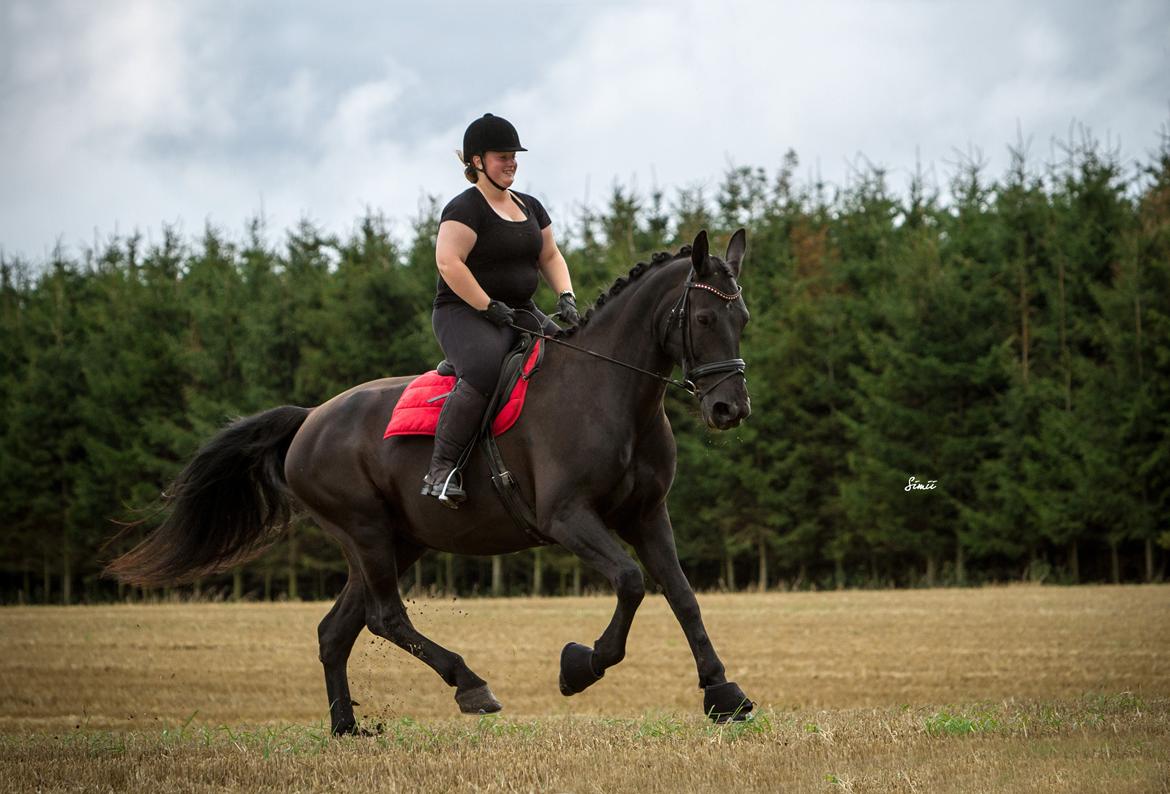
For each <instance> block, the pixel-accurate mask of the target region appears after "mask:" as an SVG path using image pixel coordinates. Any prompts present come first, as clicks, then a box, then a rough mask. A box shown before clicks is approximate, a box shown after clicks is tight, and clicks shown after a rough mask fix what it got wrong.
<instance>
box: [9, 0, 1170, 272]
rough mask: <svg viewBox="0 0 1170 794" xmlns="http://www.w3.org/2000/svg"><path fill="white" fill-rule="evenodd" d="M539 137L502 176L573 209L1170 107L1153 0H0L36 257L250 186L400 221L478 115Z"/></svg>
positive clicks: (943, 168) (435, 180) (343, 221)
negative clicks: (621, 191) (790, 161)
mask: <svg viewBox="0 0 1170 794" xmlns="http://www.w3.org/2000/svg"><path fill="white" fill-rule="evenodd" d="M487 111H490V112H493V113H496V114H497V115H503V116H505V117H507V118H508V119H510V120H511V121H512V122H513V123H515V124H516V126H517V128H518V129H519V132H520V137H521V141H522V142H523V143H524V145H525V146H527V147H528V148H529V149H530V150H531V151H530V152H529V153H527V154H524V155H521V158H522V159H521V162H520V172H519V174H518V179H517V185H516V186H517V187H518V188H519V189H520V190H523V191H525V192H530V193H534V194H535V195H537V196H538V197H540V198H541V199H543V200H544V202H545V203H546V205H547V206H548V207H549V209H550V211H551V213H552V216H553V220H554V223H556V222H558V221H559V222H560V223H562V228H564V225H567V224H568V223H569V222H570V221H571V219H572V217H573V214H574V211H575V208H576V207H578V206H579V205H581V204H582V203H583V202H586V201H588V202H589V203H591V204H592V205H594V206H600V205H602V204H604V201H605V198H606V195H607V194H608V192H609V191H610V189H611V187H612V186H613V184H614V183H615V181H617V182H620V183H622V184H624V185H626V186H636V187H637V188H638V189H639V190H640V191H642V192H645V191H647V190H648V189H649V188H650V187H651V186H652V185H657V186H660V187H662V188H664V189H665V190H666V191H667V195H668V197H669V196H670V195H671V191H672V190H673V189H674V188H676V187H678V186H683V185H687V186H693V185H697V184H706V185H709V186H710V187H711V188H712V189H714V187H715V186H717V185H718V183H719V181H720V180H721V178H722V175H723V173H724V171H725V170H726V169H727V167H728V165H729V164H734V165H750V166H760V167H764V168H765V169H767V170H768V172H769V173H770V174H771V173H774V172H775V170H776V168H777V167H778V165H779V163H780V160H781V157H782V155H783V153H784V151H785V150H787V149H789V148H792V149H794V150H796V152H797V154H798V155H799V157H800V159H801V174H800V175H801V176H802V177H808V176H810V175H811V174H812V173H814V172H815V171H817V170H819V173H820V174H821V176H822V177H823V178H824V179H826V180H828V181H829V182H831V183H834V184H841V183H842V182H843V181H844V180H845V179H846V175H847V173H848V164H849V163H851V162H855V161H856V159H857V157H858V156H859V155H861V154H864V155H865V157H866V158H868V160H869V161H871V162H873V163H875V164H878V165H881V166H884V167H887V168H888V169H890V171H891V181H892V183H893V184H894V186H895V187H903V186H904V185H905V183H906V182H907V181H908V179H909V174H910V173H911V172H912V171H913V169H914V163H915V160H916V157H918V158H920V159H921V161H922V162H923V164H924V166H925V167H927V168H928V169H929V168H931V167H933V169H934V172H935V174H936V175H937V176H938V179H939V181H940V182H943V181H945V176H946V173H947V171H948V166H947V165H946V163H947V162H948V161H953V160H954V159H955V151H956V150H962V151H967V150H968V149H970V148H972V147H974V148H978V149H980V150H982V152H983V154H984V155H985V156H986V158H987V159H988V160H989V161H990V172H991V173H992V174H993V175H996V174H999V173H1001V172H1002V170H1003V167H1004V165H1005V163H1006V157H1005V152H1006V146H1007V144H1009V143H1012V142H1014V141H1015V140H1016V136H1017V129H1019V130H1022V132H1023V134H1024V136H1025V138H1030V139H1031V141H1032V145H1031V152H1032V154H1033V155H1034V156H1035V157H1036V158H1037V160H1038V161H1042V160H1044V159H1046V158H1047V157H1048V156H1049V153H1050V151H1051V140H1052V138H1053V136H1056V137H1060V138H1066V137H1067V136H1068V134H1069V129H1070V124H1072V123H1073V122H1076V123H1081V124H1084V125H1087V126H1088V127H1089V128H1090V129H1091V130H1092V131H1093V132H1094V133H1095V134H1096V135H1097V136H1098V137H1100V138H1102V139H1108V140H1109V141H1111V142H1112V143H1113V144H1115V145H1117V146H1118V147H1119V148H1120V151H1121V153H1122V156H1123V157H1125V158H1127V159H1130V160H1134V159H1137V160H1147V159H1148V152H1149V151H1150V150H1152V149H1154V148H1155V147H1156V146H1157V144H1158V140H1159V131H1160V130H1161V129H1164V128H1165V126H1166V124H1167V123H1168V122H1170V2H1167V0H1118V1H1110V2H1105V1H1104V0H1100V1H1096V0H1094V1H1092V2H1083V1H1081V0H1064V1H1054V2H1018V0H1012V1H1011V2H999V1H998V0H983V1H982V2H969V3H968V2H945V0H936V1H935V2H817V3H812V2H806V3H789V2H736V1H735V0H732V1H731V2H727V1H726V0H724V1H723V2H713V1H711V2H704V1H697V2H681V1H679V2H674V1H672V2H651V1H647V2H598V0H591V1H590V2H574V1H573V0H561V1H560V2H554V1H553V0H545V1H543V2H539V1H537V0H512V1H511V2H508V3H506V4H503V5H500V4H491V3H465V2H441V1H440V2H435V1H433V0H432V2H419V0H412V2H409V3H406V2H385V1H383V2H373V1H371V2H354V3H341V4H326V3H307V2H306V3H291V2H264V3H260V2H227V1H225V2H183V3H177V2H176V3H168V2H161V1H157V0H149V1H147V2H130V1H127V2H122V1H120V0H119V1H117V2H115V1H114V0H109V1H108V2H107V1H104V0H95V1H94V2H82V1H81V0H76V1H64V0H63V1H61V2H48V1H46V0H30V1H29V2H15V1H14V0H0V251H2V252H3V253H4V254H5V255H6V256H9V257H11V256H13V255H22V256H24V257H26V258H29V259H32V260H33V261H40V260H43V259H44V258H45V257H46V256H47V254H48V252H49V250H50V249H51V248H52V247H53V245H54V244H55V243H56V242H57V241H61V242H62V243H64V244H65V245H66V246H67V247H68V248H70V249H71V250H73V251H76V250H78V249H80V248H82V247H85V246H89V245H92V244H93V243H94V241H95V238H96V239H98V240H105V239H107V238H108V237H109V236H110V235H112V234H115V233H121V234H125V233H128V232H131V231H133V230H135V229H137V230H140V231H142V232H143V233H144V234H147V235H148V236H150V237H152V238H153V239H156V240H157V239H158V236H159V231H160V229H161V228H162V225H163V224H164V223H178V224H180V225H181V229H182V230H183V232H184V234H186V235H188V236H193V235H197V234H199V233H200V232H201V230H202V228H203V226H204V224H205V223H207V222H208V221H210V222H211V223H213V224H215V225H216V226H218V227H220V228H222V229H225V230H226V231H227V232H229V233H230V234H232V235H233V236H238V235H239V234H240V233H241V232H242V230H243V227H244V224H245V221H246V220H247V219H248V218H250V217H252V216H254V215H256V214H257V213H258V212H260V211H261V210H263V213H264V215H265V216H266V218H267V219H268V222H269V225H270V228H271V229H273V230H275V232H274V233H275V234H277V235H279V234H280V233H282V232H283V230H286V229H288V228H290V227H291V226H293V225H294V224H296V223H297V222H298V220H300V219H301V218H302V217H307V218H309V219H311V220H312V221H314V222H316V223H318V224H320V225H322V226H323V227H324V228H326V229H327V230H329V231H334V232H340V233H346V232H348V231H349V230H351V229H352V227H353V224H354V221H355V219H356V218H357V217H359V216H360V215H361V213H362V212H363V210H364V208H365V207H367V206H372V207H374V208H378V209H381V210H383V211H384V212H385V213H386V214H387V215H388V216H389V217H391V218H392V219H394V220H395V225H394V228H395V229H396V230H397V231H398V232H399V233H400V234H401V235H402V236H405V231H406V228H407V223H408V221H409V219H410V218H411V217H412V216H414V215H416V214H417V213H418V208H419V204H420V200H421V199H422V197H423V196H425V195H435V196H438V197H440V198H441V200H442V201H445V200H446V199H447V198H449V197H450V196H453V195H454V194H456V193H457V192H459V191H460V190H463V189H464V188H466V187H467V183H466V182H465V181H464V180H463V177H462V175H461V172H460V167H459V163H458V162H457V161H456V160H455V156H454V154H453V150H454V149H455V148H457V147H459V146H460V144H461V142H462V135H463V130H464V128H465V127H466V125H467V124H468V122H470V121H471V120H472V119H473V118H475V117H477V116H479V115H481V114H482V113H484V112H487Z"/></svg>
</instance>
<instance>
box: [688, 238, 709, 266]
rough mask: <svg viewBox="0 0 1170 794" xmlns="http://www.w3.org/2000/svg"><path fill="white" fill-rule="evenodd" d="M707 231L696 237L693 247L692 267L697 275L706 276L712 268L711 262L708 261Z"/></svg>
mask: <svg viewBox="0 0 1170 794" xmlns="http://www.w3.org/2000/svg"><path fill="white" fill-rule="evenodd" d="M707 253H708V249H707V230H706V229H703V230H702V231H701V232H699V233H698V234H697V235H695V242H694V244H693V245H692V246H691V267H693V268H694V269H695V275H697V276H700V277H701V276H703V275H706V273H707V270H708V269H709V266H710V261H709V260H708V259H707Z"/></svg>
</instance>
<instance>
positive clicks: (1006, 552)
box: [0, 132, 1170, 603]
mask: <svg viewBox="0 0 1170 794" xmlns="http://www.w3.org/2000/svg"><path fill="white" fill-rule="evenodd" d="M1010 151H1011V164H1010V167H1008V168H1007V170H1006V171H1005V172H1004V173H1003V174H1000V175H994V176H991V175H988V173H987V168H986V165H985V163H984V162H983V161H982V160H980V159H979V158H978V157H977V156H976V157H967V158H961V159H960V161H959V162H957V163H955V164H953V165H952V166H951V168H950V171H949V173H948V174H947V175H946V177H945V179H944V183H945V184H942V185H939V184H937V183H935V182H934V181H932V180H930V179H927V178H926V177H925V176H924V175H923V174H922V173H915V174H913V175H911V177H910V179H909V182H908V184H907V185H905V186H892V185H891V184H890V182H891V180H890V175H889V174H888V173H887V172H885V171H884V170H882V169H880V168H877V167H874V166H872V165H869V164H865V165H863V166H859V167H858V168H857V169H856V170H855V172H854V173H853V174H852V175H851V177H850V179H849V180H848V182H847V184H845V185H844V186H840V187H837V188H831V187H830V186H827V185H825V184H822V183H819V182H817V181H816V180H810V181H806V182H801V181H800V180H799V179H798V168H799V164H798V160H797V157H796V155H795V154H794V153H792V152H789V153H788V154H787V155H786V156H785V157H784V158H783V160H782V162H781V163H779V164H778V165H777V166H776V167H775V168H774V169H773V170H771V171H769V170H767V169H764V168H758V167H731V168H729V169H728V171H727V172H726V174H725V175H724V177H723V179H722V181H721V182H720V184H718V185H717V186H716V187H714V188H712V187H710V186H703V185H699V186H693V187H689V188H685V189H682V190H679V191H677V192H676V193H675V195H674V196H672V197H670V198H669V199H668V198H667V197H666V196H665V195H664V194H663V193H662V192H661V191H651V192H650V193H649V194H648V195H642V194H639V193H638V192H637V191H635V190H632V189H630V188H628V187H624V186H621V185H615V186H614V187H613V189H612V192H611V194H610V195H609V197H608V200H607V202H606V204H605V206H604V207H603V208H600V209H595V208H591V207H577V208H576V210H575V212H574V213H572V214H571V215H572V217H566V218H556V217H554V222H556V223H557V227H556V228H557V229H558V233H559V236H560V238H561V240H562V249H563V250H564V252H565V254H566V258H567V260H568V262H569V265H570V269H571V271H572V273H573V278H574V282H575V285H576V288H577V292H578V296H579V299H580V301H581V302H582V303H583V304H585V303H587V302H588V301H587V300H586V298H587V297H588V296H590V295H595V294H598V293H600V292H602V291H604V290H605V289H606V288H607V287H608V286H609V284H610V283H612V281H613V280H614V279H615V278H616V277H618V276H620V275H624V274H625V272H626V271H628V270H629V268H630V267H632V266H633V265H634V264H635V263H636V262H637V261H640V260H648V259H649V258H650V256H651V255H652V254H653V253H654V252H657V251H661V250H668V251H675V250H677V248H678V247H679V246H681V245H682V244H684V243H687V242H689V241H690V240H691V239H693V237H694V235H695V233H696V232H697V231H698V230H699V229H704V228H705V229H708V230H709V231H710V232H711V233H712V235H713V236H714V237H715V239H716V245H715V250H722V249H721V247H720V245H721V243H722V242H724V241H726V239H727V237H728V236H729V235H730V233H731V232H732V231H734V230H735V229H736V228H738V227H740V226H745V227H746V228H747V229H748V232H749V238H748V240H749V254H748V258H747V261H746V263H745V267H744V273H743V279H742V281H743V287H744V291H745V297H746V300H747V303H748V307H749V309H750V311H751V315H752V319H751V322H750V324H749V325H748V328H747V330H746V331H745V336H744V341H743V351H742V355H743V357H744V358H745V359H746V360H747V361H748V366H749V369H748V373H747V375H748V383H749V388H750V391H751V397H752V416H751V417H750V419H748V420H747V421H746V423H744V424H743V425H741V426H740V427H739V428H737V429H735V430H733V431H730V432H727V433H722V434H717V433H712V432H709V431H707V430H706V429H705V428H704V427H703V426H702V425H701V423H700V422H699V421H698V419H697V413H696V411H695V409H694V407H693V406H691V405H690V404H689V403H688V402H687V401H686V400H685V399H683V398H680V397H678V396H675V395H673V394H671V395H669V396H668V398H667V410H668V413H669V414H670V417H671V421H672V424H673V426H674V429H675V433H676V436H677V438H678V444H679V464H678V473H677V477H676V480H675V486H674V489H673V490H672V493H671V496H670V502H671V514H672V516H673V519H674V525H675V531H676V535H677V538H678V546H679V551H680V555H681V557H682V560H683V564H684V566H685V568H686V570H687V572H688V574H689V575H690V577H691V579H692V582H693V583H694V584H695V585H696V586H697V587H700V588H726V589H732V590H734V589H744V588H748V587H750V588H758V589H765V588H833V587H853V586H868V587H881V586H918V585H940V584H977V583H981V582H989V581H1007V580H1031V581H1050V582H1081V581H1114V582H1120V581H1154V580H1162V579H1163V578H1164V576H1165V569H1166V562H1167V557H1168V555H1167V552H1168V551H1170V526H1168V524H1167V515H1168V507H1170V465H1168V461H1167V457H1168V455H1170V439H1168V438H1167V435H1168V428H1170V377H1168V375H1170V135H1167V134H1165V133H1164V134H1163V135H1162V136H1161V139H1160V141H1159V144H1158V147H1157V148H1156V149H1155V150H1153V151H1151V152H1150V153H1149V154H1148V156H1147V158H1146V159H1145V160H1144V161H1142V162H1136V163H1135V162H1122V160H1121V159H1120V156H1119V155H1118V154H1117V152H1116V151H1113V150H1110V149H1107V148H1104V147H1102V146H1101V144H1100V143H1099V142H1098V141H1096V140H1095V139H1093V138H1092V137H1091V135H1089V134H1088V133H1084V132H1082V134H1080V135H1079V136H1076V137H1073V138H1072V139H1070V140H1069V141H1067V142H1064V143H1063V144H1061V145H1060V146H1058V147H1057V148H1056V149H1055V150H1054V151H1055V152H1056V154H1055V155H1054V156H1053V157H1052V159H1051V161H1050V162H1043V163H1035V162H1032V161H1031V160H1030V159H1029V157H1028V155H1027V152H1026V147H1025V146H1023V145H1018V146H1016V147H1013V148H1011V149H1010ZM438 208H439V204H438V202H437V200H436V199H433V198H432V199H430V201H429V203H427V205H426V206H424V207H423V208H422V209H421V210H420V212H419V214H418V216H417V217H415V218H413V219H411V220H410V222H409V224H408V225H407V226H406V227H404V228H405V232H404V233H401V234H394V233H392V232H391V226H392V224H391V222H390V221H389V220H388V219H387V218H385V217H383V216H382V215H381V214H379V213H377V212H374V211H367V212H366V214H365V216H364V217H362V218H361V219H359V221H358V222H357V223H356V224H355V227H354V229H353V231H352V232H350V233H348V234H345V235H336V234H329V233H326V232H325V231H324V230H322V229H320V228H318V227H316V226H315V225H314V224H312V223H310V222H308V221H302V222H301V223H300V224H299V225H297V226H296V227H295V228H294V229H291V230H288V231H287V232H286V233H285V234H284V235H283V237H282V239H281V240H280V242H279V243H272V242H270V239H269V238H270V237H271V236H272V235H271V234H270V230H269V229H267V228H266V226H265V222H264V221H263V219H261V218H255V219H252V220H251V221H250V222H249V223H248V224H247V225H246V227H245V231H244V233H243V234H242V235H240V236H239V237H238V238H233V237H232V236H231V235H229V234H227V233H226V232H224V231H223V230H221V229H216V228H212V227H208V228H206V229H205V230H204V231H203V233H202V235H201V236H198V237H196V238H193V239H184V238H183V236H182V235H181V234H180V233H179V232H178V231H177V230H176V229H175V228H166V229H165V230H164V231H163V233H162V237H161V239H159V240H156V241H153V242H150V241H144V239H143V237H142V236H141V235H137V234H136V235H131V236H128V237H117V238H113V239H110V240H109V241H108V242H106V243H104V244H101V245H98V246H95V247H94V248H92V249H88V250H85V251H83V252H81V253H80V254H77V255H70V254H68V253H66V252H65V251H64V250H58V251H57V252H56V253H55V254H54V255H53V256H51V257H50V258H49V260H48V261H45V262H39V263H30V262H27V261H25V260H22V259H14V258H12V257H10V256H4V255H0V398H2V399H0V527H3V535H0V548H2V554H0V599H2V600H3V601H4V602H7V603H13V602H18V601H19V602H40V603H49V602H52V603H61V602H65V603H73V602H78V601H82V600H84V601H94V600H104V599H111V598H124V597H134V598H139V597H143V596H152V595H155V596H157V595H158V594H157V593H156V594H144V593H141V592H137V591H135V592H127V591H126V590H124V589H123V588H120V587H119V586H117V585H116V584H115V583H113V582H110V581H108V580H105V579H102V578H101V577H100V575H99V574H100V570H101V566H102V563H103V560H104V559H108V557H109V556H110V555H111V554H113V553H114V552H115V551H117V550H118V549H116V548H115V549H111V548H103V545H104V544H105V542H106V541H107V540H108V538H109V537H110V536H111V535H113V534H114V532H115V531H116V530H117V528H118V524H117V522H125V521H138V520H140V521H142V522H143V527H144V528H149V527H150V526H151V525H152V524H153V523H154V522H157V520H158V518H159V512H158V510H159V506H158V505H159V496H160V494H161V493H162V492H163V491H164V489H165V487H166V485H167V483H168V482H169V481H170V479H171V478H172V477H173V476H174V475H175V474H176V473H177V472H178V470H179V469H180V468H181V466H182V465H183V464H184V462H185V461H186V460H187V459H188V458H189V457H190V456H191V454H192V453H193V452H194V451H195V450H196V449H197V448H198V447H199V445H200V443H201V442H202V441H203V440H205V439H206V438H208V437H209V436H210V435H211V434H212V433H214V432H215V431H216V429H217V428H218V427H220V426H222V425H223V424H224V423H225V422H226V421H228V420H229V419H230V418H232V417H236V416H242V415H248V414H250V413H254V412H256V411H260V410H263V409H266V408H269V407H272V406H275V405H279V404H286V403H295V404H299V405H314V404H318V403H320V402H322V401H324V400H326V399H328V398H329V397H330V396H332V395H334V394H336V393H338V392H340V391H343V390H344V389H346V388H348V387H350V386H352V385H354V384H356V383H360V382H362V381H365V380H370V379H373V378H377V377H382V376H385V375H391V374H408V373H413V372H422V371H424V370H426V369H429V368H430V367H432V366H433V365H434V363H435V362H436V361H437V360H438V359H439V358H440V357H441V354H440V351H439V349H438V347H437V344H436V343H435V341H434V338H433V334H432V332H431V327H430V302H431V298H432V297H433V294H434V287H435V278H436V273H435V268H434V240H435V235H436V232H437V228H438ZM538 301H539V302H541V303H542V305H544V306H549V307H550V306H551V305H552V303H553V297H552V296H551V295H550V294H549V293H548V292H547V290H546V288H543V287H542V293H541V294H540V295H539V296H538ZM388 410H389V408H388ZM420 476H421V472H420ZM344 578H345V564H344V561H343V559H342V557H341V555H340V553H339V551H338V550H337V549H336V548H335V547H334V546H333V545H332V543H331V541H329V540H328V539H327V538H326V537H325V536H324V534H323V533H322V532H321V531H320V530H319V529H318V528H316V527H315V526H314V525H313V524H312V523H310V522H308V521H307V520H304V519H298V520H295V521H294V523H293V525H292V526H291V527H290V530H289V531H288V532H287V533H286V534H285V535H283V536H282V537H281V539H280V540H279V542H277V543H276V544H275V545H274V546H273V547H271V548H270V549H269V550H268V551H267V552H266V553H265V554H264V555H263V556H262V557H260V558H258V559H257V560H255V561H253V562H251V563H248V564H246V565H243V566H241V567H240V568H239V569H238V570H236V571H233V572H231V573H228V574H225V575H224V576H222V577H215V578H211V579H208V580H205V581H201V582H199V583H196V585H195V586H194V590H195V591H196V592H198V593H201V594H203V595H207V596H214V597H226V598H294V599H295V598H304V597H314V598H318V597H319V598H324V597H331V596H332V595H334V594H335V593H336V592H338V591H339V589H340V587H341V585H342V583H343V582H344ZM404 586H405V587H407V588H408V589H409V588H413V589H415V590H422V591H427V590H429V591H433V592H444V593H451V594H456V593H457V594H475V593H481V594H489V593H494V594H502V593H541V594H555V593H572V592H581V591H583V590H589V589H591V588H604V587H605V585H604V582H603V580H602V579H601V578H600V577H598V576H597V575H596V574H595V573H593V572H592V571H590V570H588V569H582V568H581V567H580V566H579V565H578V564H577V562H576V561H575V559H574V558H572V557H571V555H569V554H567V553H566V552H564V551H563V550H560V549H556V548H546V549H541V550H536V551H530V552H523V553H520V554H515V555H510V556H508V557H497V558H492V559H474V558H462V557H454V556H452V555H447V554H431V555H428V556H427V557H425V558H424V559H423V560H421V561H420V562H419V563H418V564H417V565H416V566H415V569H414V572H413V574H411V575H408V576H407V577H406V580H405V582H404ZM184 592H187V591H184Z"/></svg>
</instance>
